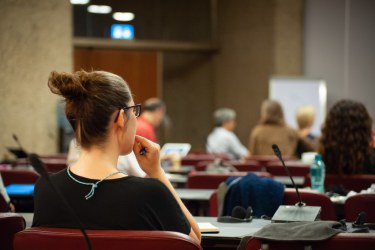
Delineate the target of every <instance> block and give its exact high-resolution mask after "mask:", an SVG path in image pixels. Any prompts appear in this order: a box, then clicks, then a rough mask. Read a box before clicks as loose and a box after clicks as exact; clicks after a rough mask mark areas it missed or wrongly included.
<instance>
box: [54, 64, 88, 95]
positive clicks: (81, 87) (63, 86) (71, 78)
mask: <svg viewBox="0 0 375 250" xmlns="http://www.w3.org/2000/svg"><path fill="white" fill-rule="evenodd" d="M88 81H89V77H88V73H87V72H85V71H79V72H76V73H74V74H70V73H58V72H56V71H52V72H51V74H50V76H49V78H48V87H49V88H50V90H51V92H52V93H54V94H58V95H62V96H63V97H65V98H66V99H68V100H74V99H77V98H78V99H80V98H84V97H87V96H88V91H87V90H86V88H85V85H86V84H87V82H88Z"/></svg>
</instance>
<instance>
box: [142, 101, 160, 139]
mask: <svg viewBox="0 0 375 250" xmlns="http://www.w3.org/2000/svg"><path fill="white" fill-rule="evenodd" d="M164 116H165V104H164V102H163V101H162V100H160V99H158V98H150V99H147V100H146V101H145V102H144V103H143V105H142V114H141V116H140V117H139V118H138V121H137V131H136V134H137V135H140V136H143V137H145V138H147V139H149V140H150V141H153V142H156V133H155V128H156V127H158V126H159V125H160V123H161V122H162V121H163V118H164Z"/></svg>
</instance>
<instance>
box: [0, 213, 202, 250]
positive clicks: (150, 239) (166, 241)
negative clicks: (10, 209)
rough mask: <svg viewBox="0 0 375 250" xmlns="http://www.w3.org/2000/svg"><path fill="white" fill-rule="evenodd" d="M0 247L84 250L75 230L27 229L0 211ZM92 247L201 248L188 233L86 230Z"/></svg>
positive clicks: (8, 249)
mask: <svg viewBox="0 0 375 250" xmlns="http://www.w3.org/2000/svg"><path fill="white" fill-rule="evenodd" d="M0 232H1V234H0V249H1V250H13V249H14V250H49V249H55V250H59V249H64V250H65V249H87V247H86V243H85V240H84V238H83V237H82V234H81V232H80V231H79V230H78V229H67V228H38V227H34V228H28V229H26V230H25V219H24V218H23V217H22V216H21V215H18V214H15V213H0ZM87 234H88V236H89V238H90V241H91V245H92V249H95V250H108V249H128V250H138V249H139V250H142V249H154V250H164V249H181V250H202V247H201V246H200V245H198V244H197V243H196V242H195V241H194V240H192V239H191V238H190V237H189V236H187V235H185V234H182V233H177V232H167V231H132V230H87Z"/></svg>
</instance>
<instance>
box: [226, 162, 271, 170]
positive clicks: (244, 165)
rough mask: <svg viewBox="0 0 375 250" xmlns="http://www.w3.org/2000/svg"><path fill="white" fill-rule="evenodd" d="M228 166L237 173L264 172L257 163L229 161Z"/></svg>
mask: <svg viewBox="0 0 375 250" xmlns="http://www.w3.org/2000/svg"><path fill="white" fill-rule="evenodd" d="M228 164H230V165H232V166H233V167H235V168H236V169H237V170H238V171H239V172H261V171H263V170H264V169H263V166H262V165H261V164H259V162H258V161H250V160H248V161H229V162H228Z"/></svg>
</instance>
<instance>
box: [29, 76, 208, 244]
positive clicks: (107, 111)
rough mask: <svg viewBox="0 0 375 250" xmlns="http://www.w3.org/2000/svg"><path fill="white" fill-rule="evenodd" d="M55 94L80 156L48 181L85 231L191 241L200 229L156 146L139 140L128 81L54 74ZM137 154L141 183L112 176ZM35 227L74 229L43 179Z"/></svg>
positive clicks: (36, 196) (51, 79)
mask: <svg viewBox="0 0 375 250" xmlns="http://www.w3.org/2000/svg"><path fill="white" fill-rule="evenodd" d="M48 86H49V88H50V90H51V92H52V93H54V94H58V95H62V96H63V97H64V98H65V101H66V107H65V114H66V116H67V118H68V120H69V122H70V123H71V125H72V127H73V129H74V131H75V136H76V139H77V142H78V143H79V144H80V146H81V155H80V158H79V159H78V161H77V162H75V163H74V164H73V165H71V166H69V167H67V168H66V169H64V170H62V171H60V172H58V173H56V174H52V175H51V179H52V181H53V182H54V183H55V185H56V186H57V187H58V188H59V190H60V191H61V193H62V194H63V195H64V196H65V197H66V199H67V201H68V202H69V204H70V205H71V206H72V207H73V208H74V210H75V211H76V213H77V215H78V217H79V218H80V219H81V221H82V224H83V226H84V228H86V229H122V230H165V231H175V232H180V233H184V234H187V235H190V236H191V237H192V238H193V239H195V240H196V241H197V242H200V238H201V236H200V231H199V228H198V225H197V223H196V222H195V220H194V218H193V217H192V215H191V214H190V213H189V211H188V210H187V209H186V207H185V206H184V204H183V203H182V201H181V199H180V198H179V197H178V195H177V193H176V191H175V190H174V188H173V187H172V185H171V184H170V182H169V181H168V179H167V177H166V175H165V173H164V171H163V169H162V168H161V166H160V155H159V151H160V147H159V145H157V144H155V143H153V142H151V141H149V140H147V139H145V138H143V137H141V136H136V135H135V131H136V123H137V120H136V118H137V117H138V116H139V115H140V112H141V105H140V104H134V102H133V99H132V94H131V92H130V89H129V87H128V85H127V84H126V82H125V81H124V80H123V79H122V78H121V77H119V76H117V75H115V74H112V73H109V72H105V71H93V72H85V71H78V72H76V73H74V74H68V73H57V72H52V73H51V74H50V77H49V79H48ZM132 151H134V154H135V156H136V158H137V161H138V162H139V165H140V166H141V168H142V170H143V171H144V172H145V173H146V174H147V177H146V178H141V177H135V176H128V175H126V174H125V173H123V172H121V171H118V170H117V168H116V167H117V160H118V157H119V155H126V154H129V153H130V152H132ZM34 203H35V210H34V220H33V226H35V227H36V226H38V227H64V228H75V227H76V224H75V222H74V220H72V218H71V216H70V214H69V212H68V211H67V210H66V209H65V208H64V206H63V204H62V202H61V201H60V200H59V198H58V197H57V196H56V195H55V193H54V192H53V191H52V190H51V189H50V188H49V186H48V185H47V183H46V181H45V180H44V179H43V178H42V179H40V180H39V181H38V182H37V183H36V185H35V191H34Z"/></svg>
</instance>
